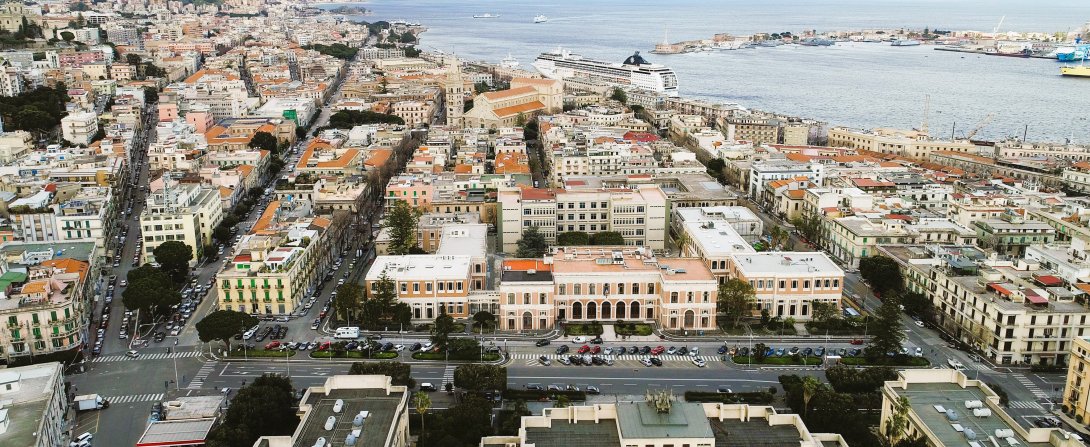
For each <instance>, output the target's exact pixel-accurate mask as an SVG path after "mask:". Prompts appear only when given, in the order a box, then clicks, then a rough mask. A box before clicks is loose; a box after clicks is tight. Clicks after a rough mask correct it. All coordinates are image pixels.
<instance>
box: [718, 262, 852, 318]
mask: <svg viewBox="0 0 1090 447" xmlns="http://www.w3.org/2000/svg"><path fill="white" fill-rule="evenodd" d="M728 272H729V273H728V274H729V276H730V277H731V278H736V279H740V280H742V281H746V282H748V283H749V284H750V286H752V287H753V290H754V292H756V295H757V303H756V308H755V309H754V311H756V313H760V311H762V310H767V311H768V313H769V315H770V316H772V317H781V318H784V319H787V318H794V319H795V320H800V321H805V320H809V319H811V318H812V317H813V303H814V302H820V303H824V304H831V305H833V306H835V307H836V308H837V309H840V307H841V304H840V299H841V296H842V295H843V293H844V271H843V270H841V269H840V267H838V266H837V265H836V263H834V262H833V260H832V259H830V258H829V257H828V256H826V255H825V253H823V252H763V253H740V254H732V255H730V256H729V262H728Z"/></svg>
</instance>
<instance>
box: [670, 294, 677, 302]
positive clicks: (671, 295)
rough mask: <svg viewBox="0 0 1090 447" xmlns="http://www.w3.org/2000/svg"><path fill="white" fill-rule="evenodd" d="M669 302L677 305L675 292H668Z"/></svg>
mask: <svg viewBox="0 0 1090 447" xmlns="http://www.w3.org/2000/svg"><path fill="white" fill-rule="evenodd" d="M670 302H671V303H675V304H676V303H677V292H670Z"/></svg>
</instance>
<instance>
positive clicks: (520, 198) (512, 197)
mask: <svg viewBox="0 0 1090 447" xmlns="http://www.w3.org/2000/svg"><path fill="white" fill-rule="evenodd" d="M497 203H498V205H497V209H498V211H499V216H498V218H497V222H498V223H499V228H498V231H499V233H500V235H501V239H502V247H503V251H505V252H508V253H514V252H515V251H517V244H518V240H519V239H520V238H521V237H522V233H523V231H524V230H526V229H528V228H530V227H538V230H539V231H540V232H541V233H542V234H544V235H545V239H546V240H547V241H548V242H549V243H550V244H553V243H556V236H557V235H558V234H560V233H565V232H571V231H577V232H584V233H588V234H592V235H593V234H595V233H601V232H607V231H615V232H619V233H621V235H622V236H624V239H625V243H626V245H633V246H644V247H648V248H651V249H654V250H662V249H663V248H664V247H665V239H666V213H667V200H666V194H665V193H663V192H662V189H660V188H659V187H658V186H656V185H637V187H635V188H631V189H623V190H621V189H594V190H589V189H588V190H570V191H563V190H558V191H553V190H545V189H530V188H526V189H521V190H506V191H500V192H499V196H498V198H497Z"/></svg>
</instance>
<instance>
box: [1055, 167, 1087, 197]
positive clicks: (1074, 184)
mask: <svg viewBox="0 0 1090 447" xmlns="http://www.w3.org/2000/svg"><path fill="white" fill-rule="evenodd" d="M1062 175H1063V180H1064V184H1066V185H1067V187H1068V188H1071V189H1072V190H1074V191H1078V192H1081V193H1088V192H1090V162H1086V161H1080V162H1077V163H1072V164H1071V166H1070V167H1067V168H1064V170H1063V174H1062Z"/></svg>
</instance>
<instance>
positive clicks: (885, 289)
mask: <svg viewBox="0 0 1090 447" xmlns="http://www.w3.org/2000/svg"><path fill="white" fill-rule="evenodd" d="M859 275H860V276H862V277H863V279H864V280H866V281H867V284H870V287H871V290H874V293H875V294H876V295H879V296H881V295H885V294H887V293H890V292H900V291H902V290H904V287H905V281H904V278H903V277H902V276H901V267H900V266H899V265H897V261H894V260H893V259H892V258H888V257H886V256H868V257H866V258H863V259H860V260H859Z"/></svg>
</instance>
